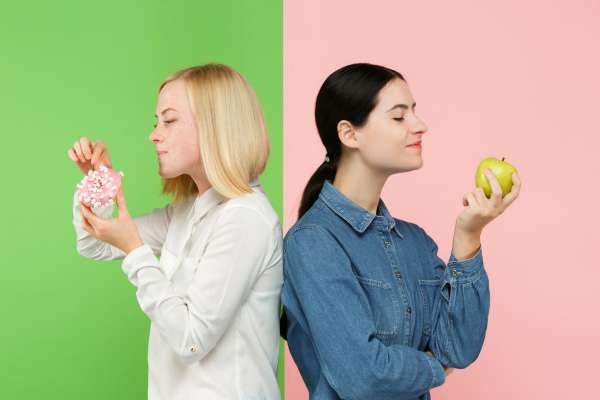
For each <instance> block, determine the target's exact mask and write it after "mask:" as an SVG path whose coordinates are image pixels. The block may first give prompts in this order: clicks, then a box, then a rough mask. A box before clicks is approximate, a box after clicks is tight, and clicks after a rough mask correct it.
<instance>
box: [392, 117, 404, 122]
mask: <svg viewBox="0 0 600 400" xmlns="http://www.w3.org/2000/svg"><path fill="white" fill-rule="evenodd" d="M394 119H395V120H396V121H404V117H400V118H394Z"/></svg>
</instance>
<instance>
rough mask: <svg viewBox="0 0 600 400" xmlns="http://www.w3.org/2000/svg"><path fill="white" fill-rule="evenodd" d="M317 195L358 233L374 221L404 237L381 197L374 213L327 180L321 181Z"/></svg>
mask: <svg viewBox="0 0 600 400" xmlns="http://www.w3.org/2000/svg"><path fill="white" fill-rule="evenodd" d="M319 197H320V198H321V199H322V200H323V201H324V202H325V204H327V206H328V207H329V208H331V209H332V210H333V212H335V213H336V214H337V215H338V216H339V217H340V218H342V219H344V220H345V221H346V222H348V223H349V224H350V226H352V228H354V230H355V231H357V232H359V233H363V232H364V231H365V230H366V229H367V228H368V227H369V225H371V223H372V222H373V221H375V223H376V224H377V225H379V226H384V227H386V228H387V229H394V231H396V233H397V234H398V236H400V237H401V238H404V236H403V235H402V234H401V233H400V231H399V230H398V227H397V226H396V220H395V219H394V217H392V215H391V214H390V212H389V211H388V209H387V207H386V206H385V203H384V201H383V200H382V199H379V203H378V205H377V208H378V210H379V214H378V215H375V214H373V213H371V212H370V211H368V210H367V209H365V208H363V207H361V206H359V205H358V204H356V203H355V202H353V201H352V200H350V199H349V198H348V197H346V196H345V195H344V194H343V193H342V192H340V191H339V190H337V189H336V187H335V186H333V185H332V184H331V182H330V181H329V180H325V182H324V183H323V187H322V188H321V192H320V193H319Z"/></svg>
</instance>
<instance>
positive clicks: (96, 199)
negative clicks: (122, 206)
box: [77, 165, 124, 207]
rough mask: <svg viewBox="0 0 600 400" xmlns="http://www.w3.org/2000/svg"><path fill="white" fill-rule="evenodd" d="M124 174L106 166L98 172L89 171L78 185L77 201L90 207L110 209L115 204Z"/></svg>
mask: <svg viewBox="0 0 600 400" xmlns="http://www.w3.org/2000/svg"><path fill="white" fill-rule="evenodd" d="M122 176H124V174H123V172H121V171H119V172H117V171H114V170H112V169H110V168H108V167H106V166H105V165H100V168H98V169H97V170H89V171H88V174H87V175H86V176H84V177H83V179H82V180H81V182H80V183H78V184H77V188H78V190H77V199H79V202H80V203H83V204H85V205H86V206H88V207H108V206H110V205H112V204H113V202H114V201H115V200H114V199H115V197H116V195H117V192H118V191H119V188H120V187H121V177H122Z"/></svg>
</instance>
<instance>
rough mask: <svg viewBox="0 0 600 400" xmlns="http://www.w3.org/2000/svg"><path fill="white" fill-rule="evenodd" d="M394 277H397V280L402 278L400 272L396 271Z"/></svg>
mask: <svg viewBox="0 0 600 400" xmlns="http://www.w3.org/2000/svg"><path fill="white" fill-rule="evenodd" d="M394 275H395V276H396V279H401V278H402V274H401V273H400V271H394Z"/></svg>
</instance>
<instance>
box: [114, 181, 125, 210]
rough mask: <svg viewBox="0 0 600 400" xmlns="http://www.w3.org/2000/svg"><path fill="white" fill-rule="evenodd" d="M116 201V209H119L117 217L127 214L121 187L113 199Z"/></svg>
mask: <svg viewBox="0 0 600 400" xmlns="http://www.w3.org/2000/svg"><path fill="white" fill-rule="evenodd" d="M115 200H116V201H117V208H118V209H119V215H121V214H127V204H126V203H125V195H124V194H123V186H121V187H119V191H118V192H117V196H116V197H115Z"/></svg>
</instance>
